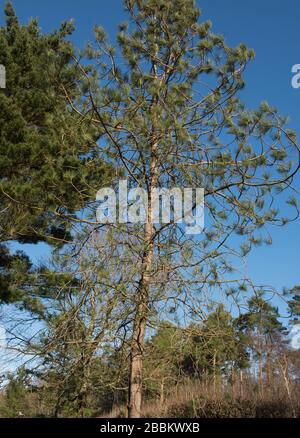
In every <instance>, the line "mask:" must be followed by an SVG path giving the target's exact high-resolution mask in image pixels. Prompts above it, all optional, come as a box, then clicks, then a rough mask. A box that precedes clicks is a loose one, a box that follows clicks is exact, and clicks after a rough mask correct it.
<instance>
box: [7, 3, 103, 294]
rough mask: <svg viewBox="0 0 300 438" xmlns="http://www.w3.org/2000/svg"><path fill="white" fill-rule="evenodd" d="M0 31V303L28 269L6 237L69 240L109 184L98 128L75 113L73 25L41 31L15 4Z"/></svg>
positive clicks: (54, 241) (77, 78)
mask: <svg viewBox="0 0 300 438" xmlns="http://www.w3.org/2000/svg"><path fill="white" fill-rule="evenodd" d="M5 14H6V24H5V26H3V27H1V29H0V64H3V65H4V66H5V69H6V89H5V90H1V91H0V220H1V224H0V252H1V257H0V283H1V291H0V300H2V301H5V302H8V301H13V300H14V292H13V291H12V290H10V287H9V285H12V284H13V281H12V276H14V274H15V268H16V264H18V265H19V268H20V274H21V273H22V272H23V273H24V269H26V267H27V269H29V261H28V260H27V258H26V256H24V255H22V254H21V253H19V254H15V255H11V254H9V251H8V249H7V247H6V246H5V244H6V243H7V242H8V241H13V240H15V241H18V242H20V243H37V242H39V241H46V242H48V243H50V244H53V245H54V244H61V243H64V242H66V241H68V240H69V239H70V233H69V230H70V226H71V221H70V219H71V218H76V217H77V212H78V211H80V210H82V208H83V207H84V206H86V205H87V202H88V201H89V202H90V201H91V200H92V199H93V198H94V197H95V193H96V191H97V190H98V188H99V186H101V184H102V183H103V182H104V181H105V179H106V177H107V174H108V166H105V165H104V164H103V162H102V161H101V160H100V159H99V157H98V155H97V153H96V151H97V147H98V146H97V144H96V141H97V139H98V138H99V136H100V135H101V130H99V129H97V128H94V127H92V126H90V125H88V124H87V123H86V121H85V120H84V119H83V118H81V117H80V116H79V115H78V114H76V113H75V112H73V111H72V109H71V107H70V104H69V101H68V99H75V100H76V99H77V97H78V98H79V99H80V97H81V94H80V93H81V91H80V90H81V84H82V78H81V75H80V72H79V70H78V68H77V67H76V64H75V63H74V61H73V58H74V49H73V47H72V45H71V43H70V42H69V41H68V39H67V37H68V36H69V35H70V34H71V33H72V31H73V25H72V24H71V23H67V22H66V23H63V24H62V26H61V28H60V29H59V30H58V31H55V32H53V33H52V34H49V35H43V34H42V33H41V31H40V28H39V26H38V22H37V21H36V20H31V21H30V22H29V24H28V25H21V24H20V23H19V21H18V18H17V16H16V14H15V12H14V10H13V7H12V5H11V3H8V4H7V6H6V8H5Z"/></svg>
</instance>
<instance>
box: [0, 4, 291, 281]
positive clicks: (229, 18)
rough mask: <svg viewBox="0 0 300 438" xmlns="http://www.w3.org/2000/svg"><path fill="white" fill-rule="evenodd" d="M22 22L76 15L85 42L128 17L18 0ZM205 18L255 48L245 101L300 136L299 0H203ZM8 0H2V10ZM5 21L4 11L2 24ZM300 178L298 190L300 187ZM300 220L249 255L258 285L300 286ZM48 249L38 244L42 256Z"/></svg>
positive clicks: (92, 7) (44, 23) (45, 24)
mask: <svg viewBox="0 0 300 438" xmlns="http://www.w3.org/2000/svg"><path fill="white" fill-rule="evenodd" d="M13 3H14V6H15V9H16V11H17V14H18V16H19V17H20V19H21V21H22V22H24V21H27V20H28V18H29V17H32V16H33V17H38V18H39V21H40V25H41V27H42V29H43V31H45V32H48V31H50V30H53V29H54V28H56V27H58V25H59V23H60V22H61V21H63V20H65V19H70V18H74V19H75V24H76V27H77V30H76V32H75V34H74V36H73V41H74V42H75V43H76V44H77V45H79V46H82V47H83V46H84V45H85V43H87V42H88V40H90V39H91V38H92V28H93V26H94V25H95V24H101V25H102V26H104V27H105V28H106V30H107V31H108V34H109V35H110V36H111V37H113V36H114V34H115V29H116V26H117V24H118V23H119V22H120V21H124V15H123V8H122V1H121V0H101V1H100V0H42V1H40V0H15V1H14V2H13ZM197 3H198V5H199V7H200V8H201V9H202V11H203V15H202V17H203V18H204V19H210V20H212V22H213V30H214V31H215V32H216V33H222V34H224V35H225V37H226V40H227V43H228V44H230V45H236V44H238V43H240V42H243V43H245V44H246V45H247V46H249V47H252V48H254V49H255V51H256V59H255V60H254V61H253V62H252V64H251V65H250V66H249V67H248V71H247V74H246V83H247V86H246V89H245V91H244V92H243V94H242V98H243V100H244V101H245V102H246V103H247V104H248V106H250V107H255V106H257V105H258V104H259V103H260V102H261V101H262V100H267V101H269V102H270V103H271V104H272V105H274V106H276V107H278V108H279V110H280V113H282V114H284V115H289V116H290V125H291V127H292V128H293V129H294V130H295V131H296V132H297V133H298V136H299V138H300V89H299V90H295V89H293V88H292V87H291V77H292V74H291V67H292V65H294V64H298V63H300V39H299V21H300V2H297V1H296V0H285V1H282V0H272V1H271V0H243V1H241V0H226V1H224V0H198V1H197ZM4 5H5V1H4V0H0V9H1V10H3V7H4ZM2 22H3V13H2V14H1V18H0V24H2ZM299 181H300V178H298V187H297V188H298V189H300V182H299ZM299 225H300V223H299V221H298V222H297V223H294V224H291V225H290V226H288V227H287V228H282V229H274V230H273V239H274V244H273V245H272V246H271V247H261V248H258V249H256V250H255V251H254V252H253V253H252V255H251V256H250V257H249V274H250V275H251V276H252V277H253V278H254V280H255V281H256V282H257V283H263V284H272V285H274V286H275V287H277V288H278V289H281V288H282V287H283V286H292V285H295V284H300V278H299V277H300V272H299V259H298V257H299V255H298V253H299V248H300V226H299ZM42 251H43V248H41V247H40V248H37V247H35V249H34V251H31V250H30V253H31V255H33V256H35V257H38V256H39V255H40V254H41V252H42Z"/></svg>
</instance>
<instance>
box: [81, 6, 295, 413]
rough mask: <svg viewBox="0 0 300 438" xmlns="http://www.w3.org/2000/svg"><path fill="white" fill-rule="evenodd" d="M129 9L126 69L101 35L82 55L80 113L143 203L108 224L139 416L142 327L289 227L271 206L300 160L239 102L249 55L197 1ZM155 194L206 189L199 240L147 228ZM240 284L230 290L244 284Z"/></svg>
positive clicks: (288, 135)
mask: <svg viewBox="0 0 300 438" xmlns="http://www.w3.org/2000/svg"><path fill="white" fill-rule="evenodd" d="M124 5H125V10H126V11H127V13H128V15H129V23H128V24H122V25H121V26H120V32H119V35H118V44H119V49H120V50H119V51H118V53H120V52H121V53H122V56H123V60H122V63H119V62H118V60H117V58H116V56H115V50H114V48H113V47H112V46H111V45H110V44H108V42H107V39H106V36H105V33H104V31H103V29H102V28H100V27H97V28H96V40H97V44H96V48H95V49H94V48H93V47H89V49H88V54H89V56H90V57H91V58H94V62H95V63H97V66H98V79H99V84H100V89H101V95H99V94H98V95H95V94H94V93H93V87H89V91H90V95H89V104H88V103H87V105H89V106H88V108H87V112H86V114H87V115H88V114H93V116H94V118H93V123H94V124H95V126H98V125H100V126H102V127H103V129H104V131H105V137H106V142H105V144H104V145H103V148H102V149H101V152H102V153H103V154H107V156H108V157H109V158H110V159H111V160H112V161H113V162H114V163H115V165H116V166H118V165H121V166H122V168H123V170H124V175H125V176H126V177H128V178H129V180H130V187H135V188H137V187H142V188H144V189H145V190H146V192H147V195H148V196H147V197H148V204H147V211H148V215H147V218H146V223H145V224H142V225H141V226H139V225H137V224H131V225H124V224H120V225H119V226H116V225H115V224H113V226H111V227H110V225H109V224H108V225H107V230H108V231H107V236H109V237H108V242H110V243H111V254H115V252H114V251H115V248H116V246H117V248H118V254H119V260H120V262H119V272H118V275H116V277H115V285H116V284H118V281H119V280H120V277H121V278H122V284H123V286H124V289H123V290H125V291H126V292H124V294H123V295H122V299H123V300H125V303H124V309H127V311H128V314H129V315H128V318H127V319H129V320H131V321H132V326H131V341H130V342H131V359H130V361H131V371H130V379H129V382H130V384H129V404H128V410H129V416H131V417H139V416H140V414H141V404H142V370H143V355H144V353H143V351H144V346H145V336H146V330H147V325H148V324H149V325H151V326H152V325H153V324H154V323H155V319H156V315H157V312H158V311H159V308H160V305H161V303H162V302H164V303H168V306H171V302H173V304H174V305H173V306H172V307H173V309H175V312H176V311H177V312H178V314H180V315H182V314H183V313H185V312H191V313H193V314H197V312H201V305H202V303H201V299H200V297H201V292H202V291H205V290H206V291H210V292H211V293H213V291H215V290H216V288H218V289H220V288H221V287H222V285H223V276H224V275H226V273H228V272H232V269H233V268H232V262H233V260H234V258H235V257H237V258H238V259H239V257H243V256H245V255H246V254H247V253H248V252H249V251H250V249H251V248H252V247H253V246H255V245H257V244H259V243H261V242H262V241H264V240H265V241H266V243H270V238H269V236H268V234H265V233H264V227H265V225H267V224H285V223H286V222H287V221H288V220H287V219H286V218H285V217H283V218H280V217H279V212H278V209H276V208H275V205H274V198H275V195H276V199H277V198H278V194H279V193H283V192H284V190H285V189H288V187H289V183H290V182H291V181H292V179H293V177H294V175H295V174H296V172H297V171H298V168H299V154H298V149H297V144H296V138H295V135H294V133H293V132H292V131H290V130H288V129H287V128H286V127H285V119H283V118H282V117H280V116H279V115H278V113H277V111H276V109H274V108H272V107H270V106H269V105H268V104H267V103H266V102H263V103H262V104H261V106H260V107H259V108H258V109H257V110H255V111H251V110H249V109H247V107H246V106H245V104H243V103H242V102H241V100H240V99H239V92H240V91H241V90H242V88H243V87H244V85H245V84H244V80H243V73H244V70H245V68H246V65H247V63H248V62H249V61H250V60H252V59H253V57H254V52H253V51H252V50H249V49H248V48H247V47H246V46H245V45H244V44H240V45H239V46H237V47H235V48H231V47H228V46H227V45H226V43H225V41H224V38H223V37H222V36H220V35H215V34H213V33H212V32H211V23H210V22H204V23H200V22H199V21H198V19H199V15H200V14H199V10H198V9H197V8H196V6H195V2H194V1H193V0H175V1H173V0H172V1H171V0H142V1H137V0H125V2H124ZM82 68H83V69H84V66H82ZM86 74H87V76H88V72H86ZM293 160H294V161H295V160H296V163H295V164H294V163H293ZM161 187H165V188H168V189H171V188H174V187H181V188H183V187H192V188H196V187H203V188H204V189H205V207H206V227H205V229H204V232H203V233H202V234H201V235H200V236H199V238H193V237H192V236H190V235H187V234H185V229H184V225H182V224H177V223H174V221H172V220H171V221H170V223H169V224H159V225H158V224H157V223H156V222H155V221H154V220H153V215H152V200H153V191H154V189H155V188H161ZM287 201H288V203H289V204H290V205H291V207H293V206H295V200H294V199H288V200H287ZM194 207H195V206H194ZM193 210H194V209H193ZM234 234H238V235H239V236H240V239H241V240H242V246H241V251H240V252H237V251H236V247H235V246H234V241H233V243H230V242H232V241H231V240H230V239H231V237H232V236H233V235H234ZM235 243H236V241H235ZM106 250H107V248H106ZM99 257H100V258H101V257H105V254H104V253H103V254H101V253H100V254H99ZM235 284H237V287H236V288H233V289H232V291H231V292H232V293H235V292H240V290H241V289H240V288H244V285H245V281H244V279H243V280H242V279H241V281H240V282H238V281H235ZM111 287H112V288H113V284H111ZM124 297H125V298H124ZM196 303H197V304H196ZM124 324H125V323H124ZM124 326H126V329H128V324H127V325H124ZM126 334H127V335H128V330H127V331H126Z"/></svg>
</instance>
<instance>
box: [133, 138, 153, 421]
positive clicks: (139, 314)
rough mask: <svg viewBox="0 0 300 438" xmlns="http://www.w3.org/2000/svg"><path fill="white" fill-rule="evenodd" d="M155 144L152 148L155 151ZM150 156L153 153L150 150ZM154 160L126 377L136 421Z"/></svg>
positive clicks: (150, 249) (150, 251)
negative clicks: (127, 375)
mask: <svg viewBox="0 0 300 438" xmlns="http://www.w3.org/2000/svg"><path fill="white" fill-rule="evenodd" d="M155 147H156V145H154V149H155ZM152 153H153V151H152ZM155 170H156V161H155V159H153V160H152V163H151V178H150V181H151V182H150V191H149V194H148V219H147V223H146V224H145V235H144V236H145V249H144V253H143V258H142V269H141V279H140V282H139V286H138V291H137V306H136V314H135V318H134V325H133V334H132V341H131V352H130V378H129V401H128V417H129V418H140V416H141V406H142V368H143V352H144V344H145V329H146V322H147V317H148V311H149V309H148V306H149V287H150V280H151V267H152V261H153V247H154V242H153V223H152V205H151V202H152V196H151V194H152V189H153V188H154V187H155V185H156V177H155Z"/></svg>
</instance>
